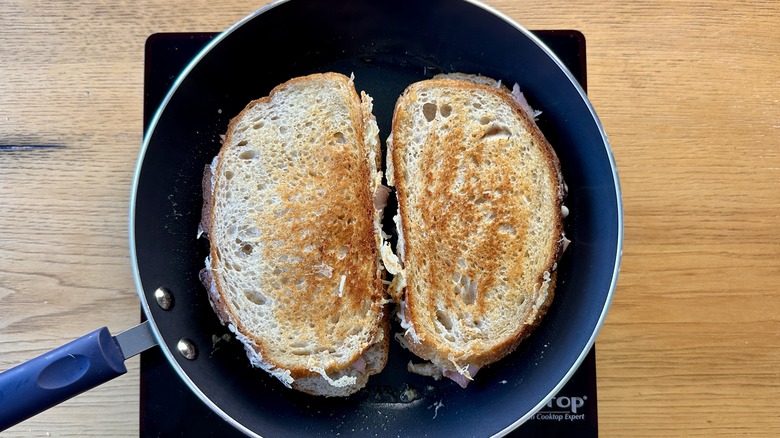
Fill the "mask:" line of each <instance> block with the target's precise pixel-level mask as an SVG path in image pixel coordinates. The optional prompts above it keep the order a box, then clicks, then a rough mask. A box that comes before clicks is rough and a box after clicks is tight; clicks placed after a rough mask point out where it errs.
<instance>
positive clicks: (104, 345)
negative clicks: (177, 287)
mask: <svg viewBox="0 0 780 438" xmlns="http://www.w3.org/2000/svg"><path fill="white" fill-rule="evenodd" d="M125 333H130V336H125V338H136V339H135V341H137V338H139V337H142V338H144V339H147V341H144V342H142V343H144V347H141V348H142V349H141V350H140V351H143V349H146V348H149V347H150V346H151V345H149V343H152V344H153V345H156V343H154V341H153V337H152V336H150V330H149V327H148V323H143V324H140V325H139V326H136V327H135V328H134V329H130V330H128V331H126V332H124V333H122V334H121V335H124V334H125ZM133 333H135V335H133ZM121 335H120V336H121ZM131 344H132V342H131ZM135 344H137V342H135ZM140 351H132V352H128V351H125V352H123V351H122V347H121V346H120V341H119V340H118V339H117V338H116V337H113V336H111V333H110V332H109V331H108V329H107V328H105V327H103V328H100V329H98V330H95V331H94V332H92V333H89V334H87V335H84V336H82V337H80V338H78V339H76V340H74V341H71V342H69V343H67V344H65V345H63V346H62V347H59V348H57V349H55V350H52V351H50V352H48V353H45V354H43V355H41V356H38V357H36V358H35V359H32V360H30V361H28V362H26V363H23V364H21V365H18V366H16V367H14V368H11V369H9V370H7V371H4V372H2V373H0V431H3V430H5V429H7V428H9V427H11V426H13V425H15V424H17V423H19V422H21V421H24V420H26V419H27V418H30V417H32V416H33V415H35V414H38V413H39V412H42V411H44V410H46V409H48V408H50V407H52V406H55V405H57V404H59V403H61V402H63V401H65V400H68V399H69V398H71V397H74V396H76V395H78V394H81V393H82V392H84V391H86V390H88V389H91V388H94V387H96V386H98V385H100V384H102V383H105V382H107V381H109V380H111V379H113V378H115V377H119V376H121V375H122V374H125V373H126V372H127V367H125V363H124V362H125V359H126V358H129V357H130V356H132V355H134V354H137V353H139V352H140ZM128 353H130V354H128Z"/></svg>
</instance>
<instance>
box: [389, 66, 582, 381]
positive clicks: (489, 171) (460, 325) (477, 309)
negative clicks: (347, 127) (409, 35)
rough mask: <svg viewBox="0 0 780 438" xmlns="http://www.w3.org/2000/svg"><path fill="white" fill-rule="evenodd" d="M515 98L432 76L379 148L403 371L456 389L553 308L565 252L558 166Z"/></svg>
mask: <svg viewBox="0 0 780 438" xmlns="http://www.w3.org/2000/svg"><path fill="white" fill-rule="evenodd" d="M534 116H535V114H534V113H533V111H532V110H531V109H530V107H529V106H528V104H527V102H526V101H525V99H524V98H523V96H522V94H521V93H520V92H519V89H518V88H517V86H515V89H514V90H509V89H508V88H507V87H505V86H503V85H502V84H501V83H500V82H498V81H495V80H493V79H490V78H486V77H484V76H473V75H466V74H451V75H440V76H437V77H435V78H433V79H430V80H424V81H421V82H417V83H414V84H412V85H410V86H409V87H408V88H407V89H406V90H405V91H404V93H403V94H402V95H401V96H400V97H399V98H398V100H397V102H396V106H395V111H394V115H393V121H392V132H391V135H390V138H388V142H387V146H388V150H387V181H388V183H389V184H390V185H393V186H395V191H396V196H397V200H398V212H397V214H396V215H395V216H394V218H393V220H394V221H395V223H396V228H397V230H398V236H397V237H398V242H397V246H396V251H395V253H394V252H393V251H391V248H390V245H389V244H388V243H384V244H383V247H382V248H381V253H382V255H383V257H384V259H385V265H386V267H387V269H388V271H389V272H390V273H391V274H394V279H393V282H392V284H391V285H390V287H389V291H390V294H391V295H392V296H393V298H394V300H395V301H397V302H398V303H399V310H398V313H397V314H398V316H399V318H400V324H401V327H402V329H403V330H404V333H403V334H402V336H398V338H399V340H400V341H401V343H402V344H403V345H404V346H405V347H406V348H408V349H409V350H411V351H412V352H413V353H415V354H416V355H417V356H419V357H420V358H422V359H423V360H424V361H423V362H421V363H410V364H409V369H410V371H413V372H417V373H420V374H427V375H431V376H433V377H436V378H440V377H442V376H444V377H449V378H451V379H452V380H455V381H456V382H458V383H459V384H460V385H461V386H463V387H465V386H466V384H467V383H468V382H469V381H470V380H472V379H473V378H474V376H475V374H476V372H477V371H478V370H479V369H480V368H481V367H484V366H486V365H489V364H491V363H494V362H496V361H498V360H500V359H502V358H504V357H505V356H507V355H508V354H510V353H511V352H512V351H513V350H515V349H516V348H517V346H518V345H519V344H520V342H521V341H522V340H523V339H524V338H526V337H527V336H528V335H529V334H530V333H531V331H532V330H533V329H534V328H535V327H536V326H537V325H538V324H539V322H540V320H541V319H542V317H543V316H544V314H545V312H546V311H547V308H548V306H549V305H550V303H551V302H552V299H553V292H554V289H555V279H556V275H555V270H556V266H557V263H558V261H559V258H560V256H561V254H562V252H563V250H564V248H565V245H566V244H567V242H568V241H567V240H566V238H565V236H564V229H563V218H564V215H565V213H566V210H565V207H564V206H563V200H564V197H565V194H566V186H565V184H564V181H563V177H562V174H561V170H560V165H559V162H558V158H557V157H556V154H555V152H554V150H553V148H552V147H551V146H550V144H549V143H548V141H547V140H546V139H545V137H544V136H543V134H542V132H541V131H540V129H539V128H538V127H537V125H536V123H535V121H534Z"/></svg>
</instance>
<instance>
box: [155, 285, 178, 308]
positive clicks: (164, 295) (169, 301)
mask: <svg viewBox="0 0 780 438" xmlns="http://www.w3.org/2000/svg"><path fill="white" fill-rule="evenodd" d="M154 299H155V300H157V304H159V305H160V307H162V309H163V310H170V309H171V307H173V294H171V291H169V290H168V289H166V288H164V287H158V288H157V290H156V291H154Z"/></svg>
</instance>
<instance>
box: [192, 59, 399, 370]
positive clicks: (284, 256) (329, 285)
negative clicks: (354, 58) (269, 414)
mask: <svg viewBox="0 0 780 438" xmlns="http://www.w3.org/2000/svg"><path fill="white" fill-rule="evenodd" d="M310 81H318V82H323V83H324V85H319V86H324V87H328V86H330V85H331V84H333V83H337V84H339V85H338V86H339V87H343V88H346V89H348V93H349V97H348V100H349V104H348V111H349V116H348V117H349V120H350V121H351V126H350V127H347V128H345V127H344V126H329V125H328V122H327V117H328V114H327V113H323V114H319V113H318V114H316V115H315V116H316V117H318V118H320V119H321V120H319V121H315V123H319V126H315V127H313V128H311V129H310V130H309V131H306V132H304V134H311V135H312V136H319V137H317V138H322V139H323V140H322V142H321V143H320V144H318V146H319V147H309V148H306V149H305V150H301V151H299V154H300V155H306V157H307V158H306V163H308V164H310V165H311V166H309V167H308V168H306V169H295V170H296V171H297V173H296V175H298V176H299V177H300V176H301V175H303V177H302V179H301V180H300V181H298V182H296V184H293V185H285V184H277V185H275V186H274V188H273V192H272V193H270V192H269V193H266V192H264V194H265V195H268V196H272V197H273V199H274V200H276V201H278V202H276V203H274V202H271V201H270V200H268V201H267V200H266V199H260V200H259V202H260V204H258V205H256V207H255V208H252V209H251V210H250V211H245V212H244V214H245V216H246V221H247V223H251V225H252V226H253V227H255V228H256V230H258V234H259V235H262V242H250V241H249V240H247V242H248V243H247V245H248V246H247V248H248V249H247V252H249V253H251V252H253V251H258V252H262V254H263V259H264V260H266V262H267V263H269V264H271V263H272V264H273V267H271V268H268V269H265V271H264V272H263V278H262V279H261V280H262V284H263V287H261V288H260V289H261V290H259V291H258V293H259V294H260V295H262V299H261V300H262V301H263V303H262V304H263V305H265V304H266V303H274V306H273V308H272V309H271V310H268V311H267V313H264V315H265V316H264V318H268V319H272V320H273V321H274V322H273V324H275V325H279V326H282V329H281V330H280V333H282V335H285V336H287V335H289V333H291V332H295V333H296V335H295V336H293V335H289V336H290V337H289V339H287V340H286V341H285V340H281V343H285V342H286V343H288V344H289V345H290V348H292V349H294V348H295V345H296V344H298V343H300V344H303V343H307V344H312V345H314V346H313V347H311V348H313V349H314V350H315V351H314V353H315V354H314V355H313V356H316V357H317V359H314V360H313V361H314V362H315V363H316V366H317V367H321V368H322V369H321V370H320V371H324V372H325V373H328V374H331V373H335V372H339V371H343V370H346V369H348V368H349V367H350V366H352V364H353V363H354V362H355V361H356V360H357V359H358V358H359V357H361V355H362V354H363V353H365V352H366V350H368V349H369V348H371V346H372V340H373V339H375V338H380V337H381V334H380V332H381V330H382V329H381V327H382V325H383V324H384V322H383V320H384V318H385V316H384V312H383V309H382V302H383V284H382V275H381V274H382V272H381V271H380V270H378V268H377V256H378V249H377V247H376V241H375V235H374V224H373V218H374V205H373V193H371V188H370V187H371V186H370V184H369V181H370V180H371V175H372V169H371V168H370V164H369V162H368V160H367V159H366V154H367V146H366V145H365V144H364V134H365V132H364V130H365V129H366V127H365V126H364V120H363V114H362V113H361V101H360V98H359V96H358V95H357V93H356V91H355V89H354V86H353V85H352V83H351V80H349V79H348V78H346V77H345V76H343V75H340V74H335V73H324V74H319V75H311V76H307V77H301V78H294V79H291V80H290V81H288V82H286V83H284V84H281V85H279V86H277V87H276V88H274V90H272V91H271V92H270V94H269V95H268V96H266V97H264V98H261V99H257V100H255V101H252V102H251V103H250V104H249V105H247V107H246V108H245V109H244V110H243V111H242V112H241V113H239V114H238V115H237V116H236V117H235V118H233V119H232V120H231V122H230V124H229V126H228V130H227V134H226V137H225V140H224V145H225V146H223V148H222V149H221V151H220V154H219V157H218V161H217V166H216V169H215V171H214V174H215V184H214V187H209V185H207V184H206V177H204V213H209V214H210V215H211V218H210V219H211V222H210V224H209V225H208V226H207V227H203V228H204V229H208V230H216V229H217V228H218V227H220V226H222V227H225V226H226V225H225V223H224V221H225V217H224V216H221V215H220V210H219V209H220V207H219V205H218V204H217V201H218V196H211V194H212V192H213V193H215V194H217V193H222V192H221V191H220V190H221V189H222V187H220V185H221V184H228V180H230V177H226V176H225V172H224V169H223V168H222V167H223V166H224V165H226V164H225V163H226V161H227V159H226V156H227V155H228V154H235V153H236V152H235V151H234V150H233V149H234V148H237V147H239V146H241V143H242V141H237V140H238V139H241V138H243V137H241V136H242V135H243V134H242V132H243V131H242V130H245V129H246V127H245V124H246V123H248V122H247V118H248V117H249V116H250V114H254V113H253V111H255V108H257V107H263V106H272V105H273V102H274V98H275V96H276V95H277V94H278V93H285V92H286V91H287V90H289V89H291V88H294V87H296V86H298V85H301V84H305V83H307V82H310ZM341 105H343V104H341ZM323 106H326V105H323ZM315 116H312V117H310V119H314V118H315ZM249 123H251V122H249ZM301 124H304V122H303V121H301ZM294 128H295V127H293V126H286V127H283V128H280V129H285V130H287V129H289V130H290V131H292V130H293V129H294ZM250 129H251V128H250ZM297 132H298V131H296V133H297ZM292 135H293V134H292V133H290V135H289V137H292ZM235 136H238V137H235ZM234 137H235V138H234ZM273 138H277V139H280V140H279V141H287V142H288V144H287V146H286V147H285V146H284V145H282V146H281V149H280V147H279V146H274V145H268V144H257V145H255V146H254V147H255V148H257V149H263V148H270V149H268V154H269V156H271V155H273V156H278V155H284V154H285V153H288V152H289V151H290V150H292V149H294V148H296V147H298V146H295V145H294V143H295V141H296V140H294V139H288V138H286V137H285V136H283V135H279V136H278V137H273ZM304 141H305V140H304ZM250 142H251V140H250ZM274 148H275V149H274ZM260 153H264V151H263V150H261V151H260ZM231 166H232V165H231ZM272 166H274V165H269V169H266V170H267V171H268V172H277V174H275V176H272V177H270V178H268V179H267V180H265V181H262V182H261V184H264V185H272V184H274V181H278V180H280V179H281V180H283V181H286V179H285V178H292V176H290V172H292V170H290V169H288V170H287V171H284V170H278V169H277V170H273V169H270V167H272ZM283 166H284V163H283V165H282V167H283ZM230 169H233V167H231V168H230ZM374 171H375V170H374ZM231 172H232V170H231ZM231 177H232V178H237V177H234V176H232V174H231ZM209 181H210V180H209ZM239 195H240V194H236V193H233V196H239ZM251 196H260V195H258V194H257V193H255V194H253V195H251ZM272 204H273V205H272ZM217 221H222V223H221V224H220V225H218V224H217V223H216V222H217ZM210 237H212V238H213V236H210ZM228 243H229V242H228ZM221 251H224V249H223V248H220V246H219V245H218V244H213V241H212V245H211V249H210V260H211V266H210V267H211V271H212V272H215V273H216V272H219V273H221V274H222V275H212V282H213V291H214V292H213V293H212V295H213V296H214V298H213V299H212V304H213V305H214V306H215V310H217V313H218V314H221V315H225V316H226V317H225V318H224V319H226V320H227V321H225V322H226V323H230V324H233V325H234V326H235V328H236V329H237V331H238V332H239V333H241V334H242V335H243V336H245V337H246V338H247V342H248V343H249V344H250V345H253V348H254V350H255V352H256V353H257V354H259V355H260V357H262V361H263V363H264V365H265V366H266V367H268V368H271V369H281V370H288V371H289V372H290V377H292V378H293V379H300V378H309V377H316V376H318V375H319V374H318V371H316V370H313V367H312V366H309V365H306V364H304V363H299V362H300V361H299V362H295V357H294V355H295V353H293V354H292V355H289V354H286V353H285V354H284V355H282V354H280V352H279V346H278V345H277V344H278V343H280V340H279V339H269V338H268V334H267V333H258V332H257V330H256V329H254V328H253V327H250V326H249V325H248V324H247V322H246V321H245V320H244V319H243V318H242V316H241V313H240V312H241V311H240V310H239V308H238V307H237V306H246V305H247V303H244V302H242V303H239V304H238V305H237V304H236V303H235V299H236V292H235V291H228V290H227V289H226V287H227V285H226V282H227V280H226V279H225V278H224V275H225V272H226V268H225V266H224V265H225V263H224V260H223V258H224V257H225V255H224V254H222V253H221ZM228 268H229V269H228V271H229V270H230V268H231V267H230V266H228ZM234 268H235V267H233V268H232V269H234ZM244 269H246V268H244ZM207 287H209V286H208V285H207ZM291 295H294V298H292V297H291ZM242 299H243V298H242ZM249 305H251V304H249ZM218 307H219V308H218ZM266 307H270V306H266ZM350 320H352V321H354V322H352V323H350ZM355 322H356V323H357V324H358V325H360V326H361V330H363V331H364V332H365V331H366V330H367V333H368V334H367V335H365V336H363V339H364V340H363V341H362V342H361V343H360V345H359V348H354V349H350V350H349V354H348V355H343V354H341V355H339V354H335V352H336V351H337V350H339V349H341V348H343V346H342V345H339V343H344V342H345V339H347V338H354V337H355V336H358V335H359V334H360V333H358V332H360V330H357V331H356V330H355V328H354V326H355ZM247 342H245V343H247ZM352 342H353V343H354V342H356V341H354V340H353V341H352ZM275 343H276V344H275ZM285 348H286V347H285ZM301 354H302V353H301ZM317 361H322V362H321V363H320V362H317ZM296 363H299V364H296Z"/></svg>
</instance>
